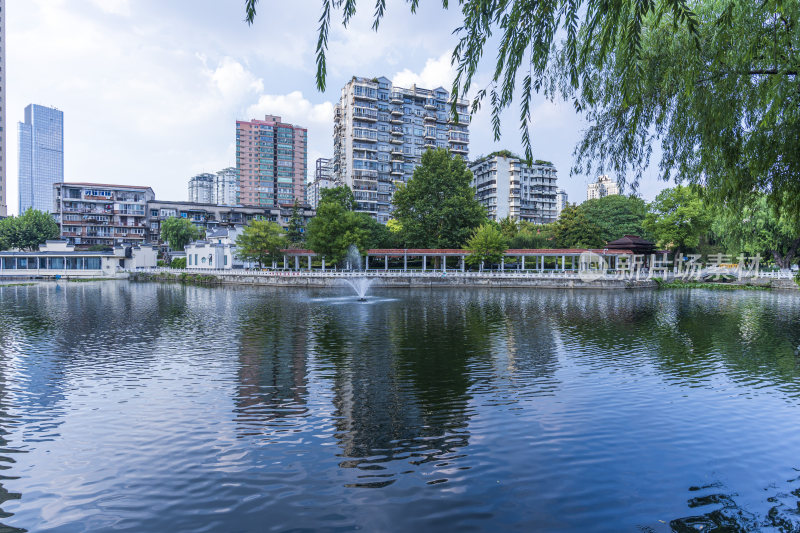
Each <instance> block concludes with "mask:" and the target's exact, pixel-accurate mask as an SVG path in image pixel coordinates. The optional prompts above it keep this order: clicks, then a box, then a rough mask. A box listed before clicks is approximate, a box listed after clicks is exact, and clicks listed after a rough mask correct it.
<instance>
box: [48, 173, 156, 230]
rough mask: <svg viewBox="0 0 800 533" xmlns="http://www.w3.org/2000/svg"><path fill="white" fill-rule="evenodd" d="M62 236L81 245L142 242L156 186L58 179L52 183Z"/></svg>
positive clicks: (55, 208)
mask: <svg viewBox="0 0 800 533" xmlns="http://www.w3.org/2000/svg"><path fill="white" fill-rule="evenodd" d="M50 194H51V196H52V197H53V213H54V216H55V219H56V222H58V225H59V227H60V228H61V238H62V239H65V240H67V241H68V242H69V243H70V244H75V245H78V246H92V245H106V246H113V245H116V244H141V243H143V242H144V241H145V238H146V237H147V218H146V217H147V203H148V202H150V201H152V200H154V199H155V194H153V189H151V188H150V187H142V186H139V185H106V184H100V183H55V184H54V185H52V186H51V187H50Z"/></svg>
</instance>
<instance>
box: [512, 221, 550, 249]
mask: <svg viewBox="0 0 800 533" xmlns="http://www.w3.org/2000/svg"><path fill="white" fill-rule="evenodd" d="M554 230H555V224H534V223H532V222H525V221H520V223H519V231H517V234H516V235H515V236H514V238H513V239H511V240H510V241H509V243H508V247H509V248H534V249H536V248H554V247H555V246H556V245H555V242H554V240H555V237H554Z"/></svg>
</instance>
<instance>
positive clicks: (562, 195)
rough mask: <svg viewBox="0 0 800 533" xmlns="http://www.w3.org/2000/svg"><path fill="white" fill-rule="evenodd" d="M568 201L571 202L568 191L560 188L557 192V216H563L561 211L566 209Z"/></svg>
mask: <svg viewBox="0 0 800 533" xmlns="http://www.w3.org/2000/svg"><path fill="white" fill-rule="evenodd" d="M567 203H569V197H568V196H567V191H565V190H564V189H558V192H556V217H559V216H561V211H563V210H564V208H565V207H566V206H567Z"/></svg>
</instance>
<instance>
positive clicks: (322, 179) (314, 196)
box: [306, 157, 337, 209]
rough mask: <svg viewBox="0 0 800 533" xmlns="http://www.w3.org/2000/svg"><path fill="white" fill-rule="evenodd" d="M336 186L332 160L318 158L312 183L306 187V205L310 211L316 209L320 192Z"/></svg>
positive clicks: (320, 195)
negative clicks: (309, 207)
mask: <svg viewBox="0 0 800 533" xmlns="http://www.w3.org/2000/svg"><path fill="white" fill-rule="evenodd" d="M336 185H337V183H336V180H335V179H334V177H333V159H326V158H322V157H320V158H319V159H317V168H316V171H315V173H314V181H311V182H309V183H308V184H307V185H306V203H307V204H308V205H310V206H311V208H312V209H316V208H317V206H319V200H320V198H321V197H322V190H323V189H330V188H332V187H336Z"/></svg>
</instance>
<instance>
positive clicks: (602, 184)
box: [586, 174, 620, 200]
mask: <svg viewBox="0 0 800 533" xmlns="http://www.w3.org/2000/svg"><path fill="white" fill-rule="evenodd" d="M615 194H620V190H619V186H618V185H617V182H616V181H612V180H611V178H610V177H608V175H607V174H603V175H602V176H598V178H597V181H595V182H594V183H590V184H589V185H587V186H586V199H587V200H594V199H596V198H603V197H604V196H612V195H615Z"/></svg>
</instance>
